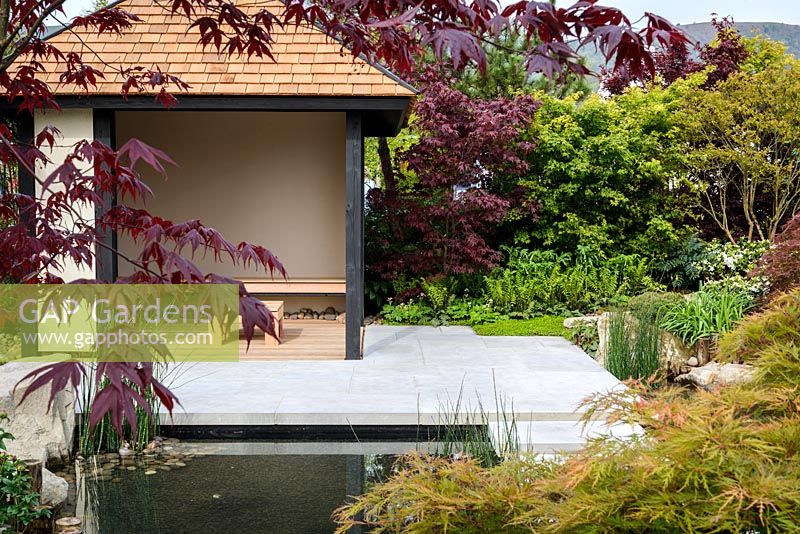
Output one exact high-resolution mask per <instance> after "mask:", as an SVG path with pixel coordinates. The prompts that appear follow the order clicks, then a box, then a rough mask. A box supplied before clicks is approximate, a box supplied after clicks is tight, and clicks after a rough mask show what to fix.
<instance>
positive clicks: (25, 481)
mask: <svg viewBox="0 0 800 534" xmlns="http://www.w3.org/2000/svg"><path fill="white" fill-rule="evenodd" d="M5 419H6V415H5V414H0V423H2V422H3V421H4V420H5ZM10 439H14V436H12V435H11V434H9V433H8V432H6V431H4V430H3V429H2V428H0V532H5V530H4V529H3V526H4V525H7V526H9V527H10V528H11V529H12V530H11V532H24V531H25V526H27V525H29V524H31V522H33V521H34V520H35V519H38V518H40V517H48V516H49V515H50V511H49V510H47V509H42V508H38V506H39V494H38V493H35V492H34V491H33V489H32V488H31V482H32V480H31V475H30V473H29V472H28V469H27V467H26V466H25V464H24V463H22V462H21V461H20V460H18V459H17V458H16V457H15V456H14V455H13V454H10V453H8V452H6V451H5V450H1V449H4V448H5V443H4V441H5V440H10Z"/></svg>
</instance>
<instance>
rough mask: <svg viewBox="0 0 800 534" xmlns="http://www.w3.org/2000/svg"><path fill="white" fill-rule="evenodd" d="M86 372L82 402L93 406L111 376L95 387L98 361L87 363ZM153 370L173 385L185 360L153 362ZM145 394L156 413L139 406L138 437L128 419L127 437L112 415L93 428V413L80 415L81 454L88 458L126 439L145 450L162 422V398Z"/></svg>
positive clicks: (137, 409)
mask: <svg viewBox="0 0 800 534" xmlns="http://www.w3.org/2000/svg"><path fill="white" fill-rule="evenodd" d="M86 373H87V376H86V380H85V381H84V384H83V388H82V389H81V394H80V406H81V407H82V408H84V409H85V407H88V406H91V405H92V402H93V401H94V397H95V396H96V395H97V393H98V392H99V390H101V389H102V388H104V387H106V386H107V385H108V380H107V379H105V380H102V381H101V382H100V384H99V387H98V388H95V374H96V366H95V365H94V364H87V366H86ZM153 373H154V376H155V377H156V378H157V379H158V380H159V382H161V383H162V384H165V385H166V386H167V387H170V388H172V384H173V383H174V382H175V381H176V380H177V379H178V378H179V377H180V376H181V375H182V373H183V370H182V365H181V364H174V365H172V366H169V365H167V364H164V363H161V364H159V363H157V364H155V365H154V366H153ZM144 398H145V400H146V401H147V405H148V407H149V410H150V413H152V414H153V417H151V416H150V415H149V414H148V413H147V411H146V410H145V409H144V408H142V407H140V406H138V405H137V406H136V425H137V428H138V432H137V435H136V439H135V440H134V439H133V432H132V430H131V427H130V425H128V424H127V423H125V424H123V437H120V436H119V435H118V434H117V432H116V430H115V429H114V427H113V425H112V424H111V419H110V417H109V416H108V415H106V416H105V417H103V418H102V419H101V420H100V422H99V423H98V424H97V425H96V426H95V428H94V429H93V430H92V429H91V428H90V425H89V416H88V415H89V414H88V413H83V414H82V416H81V418H80V426H79V435H78V450H79V451H80V454H81V455H83V456H84V457H86V458H88V457H91V456H94V455H96V454H99V453H101V452H103V451H116V450H119V449H120V448H122V447H123V445H125V444H126V443H127V444H128V446H129V447H130V448H131V449H132V450H134V451H142V450H144V449H145V448H146V447H147V445H148V443H150V442H151V441H152V440H153V439H154V438H155V437H156V436H157V435H158V434H159V431H160V422H159V417H158V413H159V412H160V410H161V402H160V401H159V400H158V397H157V396H155V395H153V394H152V393H150V392H146V393H145V394H144Z"/></svg>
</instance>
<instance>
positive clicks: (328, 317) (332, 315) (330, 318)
mask: <svg viewBox="0 0 800 534" xmlns="http://www.w3.org/2000/svg"><path fill="white" fill-rule="evenodd" d="M323 318H324V319H325V320H326V321H335V320H336V314H335V313H326V314H325V315H324V316H323Z"/></svg>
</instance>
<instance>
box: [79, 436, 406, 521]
mask: <svg viewBox="0 0 800 534" xmlns="http://www.w3.org/2000/svg"><path fill="white" fill-rule="evenodd" d="M164 448H165V449H166V450H163V451H159V452H158V453H150V454H148V455H143V456H138V457H135V458H134V457H129V458H119V456H118V455H101V456H98V457H97V458H95V459H93V460H92V461H91V462H84V463H81V464H78V468H77V470H76V493H75V502H74V504H75V513H76V515H78V516H79V517H82V519H83V532H84V533H85V534H140V533H148V534H149V533H170V534H172V533H198V532H202V533H219V534H226V533H237V534H239V533H261V532H263V533H282V532H292V533H323V532H324V533H330V532H331V531H332V530H333V528H334V524H333V522H332V521H331V513H332V512H333V510H335V509H336V508H338V507H339V506H341V505H342V504H343V503H344V502H345V501H346V500H347V498H348V496H352V495H359V494H361V493H363V492H364V491H365V489H367V488H368V487H370V486H371V485H372V484H375V483H376V482H379V481H381V480H384V479H385V478H386V477H387V476H388V475H389V474H390V472H391V469H392V466H393V464H394V462H395V459H396V457H397V456H396V454H395V453H401V452H407V451H409V450H414V449H415V448H418V447H417V445H416V444H405V445H404V444H398V443H391V444H381V443H376V444H354V443H278V444H276V443H252V442H248V443H224V444H214V443H203V444H199V443H179V444H178V443H173V444H172V445H167V446H165V447H164ZM358 452H360V453H361V454H354V453H358ZM370 452H372V453H373V454H370Z"/></svg>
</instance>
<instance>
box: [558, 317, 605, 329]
mask: <svg viewBox="0 0 800 534" xmlns="http://www.w3.org/2000/svg"><path fill="white" fill-rule="evenodd" d="M599 319H600V316H599V315H584V316H582V317H567V318H566V319H564V328H575V327H576V326H580V325H596V324H597V321H598V320H599Z"/></svg>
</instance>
